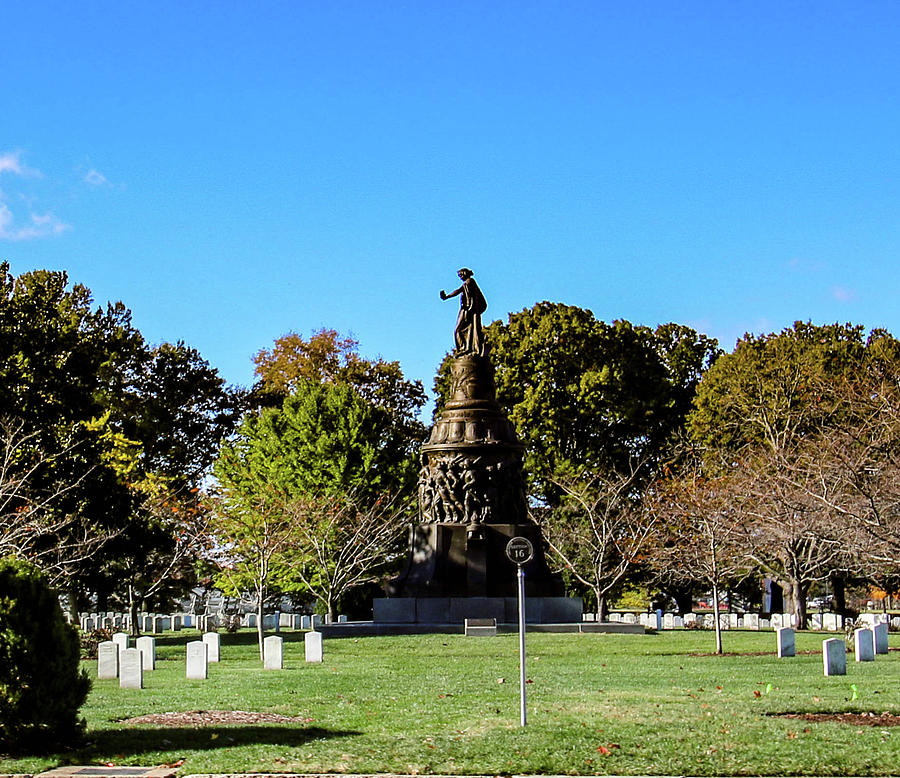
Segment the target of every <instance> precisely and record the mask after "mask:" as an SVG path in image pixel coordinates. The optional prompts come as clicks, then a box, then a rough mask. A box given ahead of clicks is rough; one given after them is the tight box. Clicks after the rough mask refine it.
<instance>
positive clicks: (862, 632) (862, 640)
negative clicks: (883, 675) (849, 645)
mask: <svg viewBox="0 0 900 778" xmlns="http://www.w3.org/2000/svg"><path fill="white" fill-rule="evenodd" d="M853 649H854V651H855V652H856V661H857V662H874V661H875V633H874V632H873V631H872V630H871V629H869V628H868V627H863V628H862V629H855V630H853Z"/></svg>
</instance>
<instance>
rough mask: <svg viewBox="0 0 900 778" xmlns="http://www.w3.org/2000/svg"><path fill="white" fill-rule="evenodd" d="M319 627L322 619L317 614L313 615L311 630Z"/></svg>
mask: <svg viewBox="0 0 900 778" xmlns="http://www.w3.org/2000/svg"><path fill="white" fill-rule="evenodd" d="M321 626H322V617H321V616H320V615H319V614H318V613H314V614H313V617H312V628H313V629H315V628H316V627H321Z"/></svg>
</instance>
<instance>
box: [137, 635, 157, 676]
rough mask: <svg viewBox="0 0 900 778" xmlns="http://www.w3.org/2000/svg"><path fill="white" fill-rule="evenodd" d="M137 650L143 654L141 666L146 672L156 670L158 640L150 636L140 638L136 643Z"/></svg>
mask: <svg viewBox="0 0 900 778" xmlns="http://www.w3.org/2000/svg"><path fill="white" fill-rule="evenodd" d="M136 643H137V649H138V651H140V652H141V666H142V667H143V668H144V670H147V671H150V670H155V669H156V638H151V637H148V636H146V635H145V636H144V637H140V638H138V639H137V641H136Z"/></svg>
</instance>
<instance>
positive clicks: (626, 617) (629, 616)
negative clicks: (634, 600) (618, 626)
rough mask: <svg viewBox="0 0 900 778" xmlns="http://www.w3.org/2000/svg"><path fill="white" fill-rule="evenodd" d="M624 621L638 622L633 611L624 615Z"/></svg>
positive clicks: (628, 622) (627, 622) (629, 622)
mask: <svg viewBox="0 0 900 778" xmlns="http://www.w3.org/2000/svg"><path fill="white" fill-rule="evenodd" d="M622 621H624V622H625V623H626V624H637V619H636V618H635V617H634V614H633V613H626V614H625V615H624V616H623V617H622Z"/></svg>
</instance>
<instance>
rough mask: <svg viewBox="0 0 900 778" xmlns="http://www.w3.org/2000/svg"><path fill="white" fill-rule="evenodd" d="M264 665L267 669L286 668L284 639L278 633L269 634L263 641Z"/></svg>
mask: <svg viewBox="0 0 900 778" xmlns="http://www.w3.org/2000/svg"><path fill="white" fill-rule="evenodd" d="M263 667H264V668H265V669H266V670H282V669H283V668H284V639H283V638H280V637H279V636H278V635H269V637H267V638H266V639H265V640H264V641H263Z"/></svg>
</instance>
